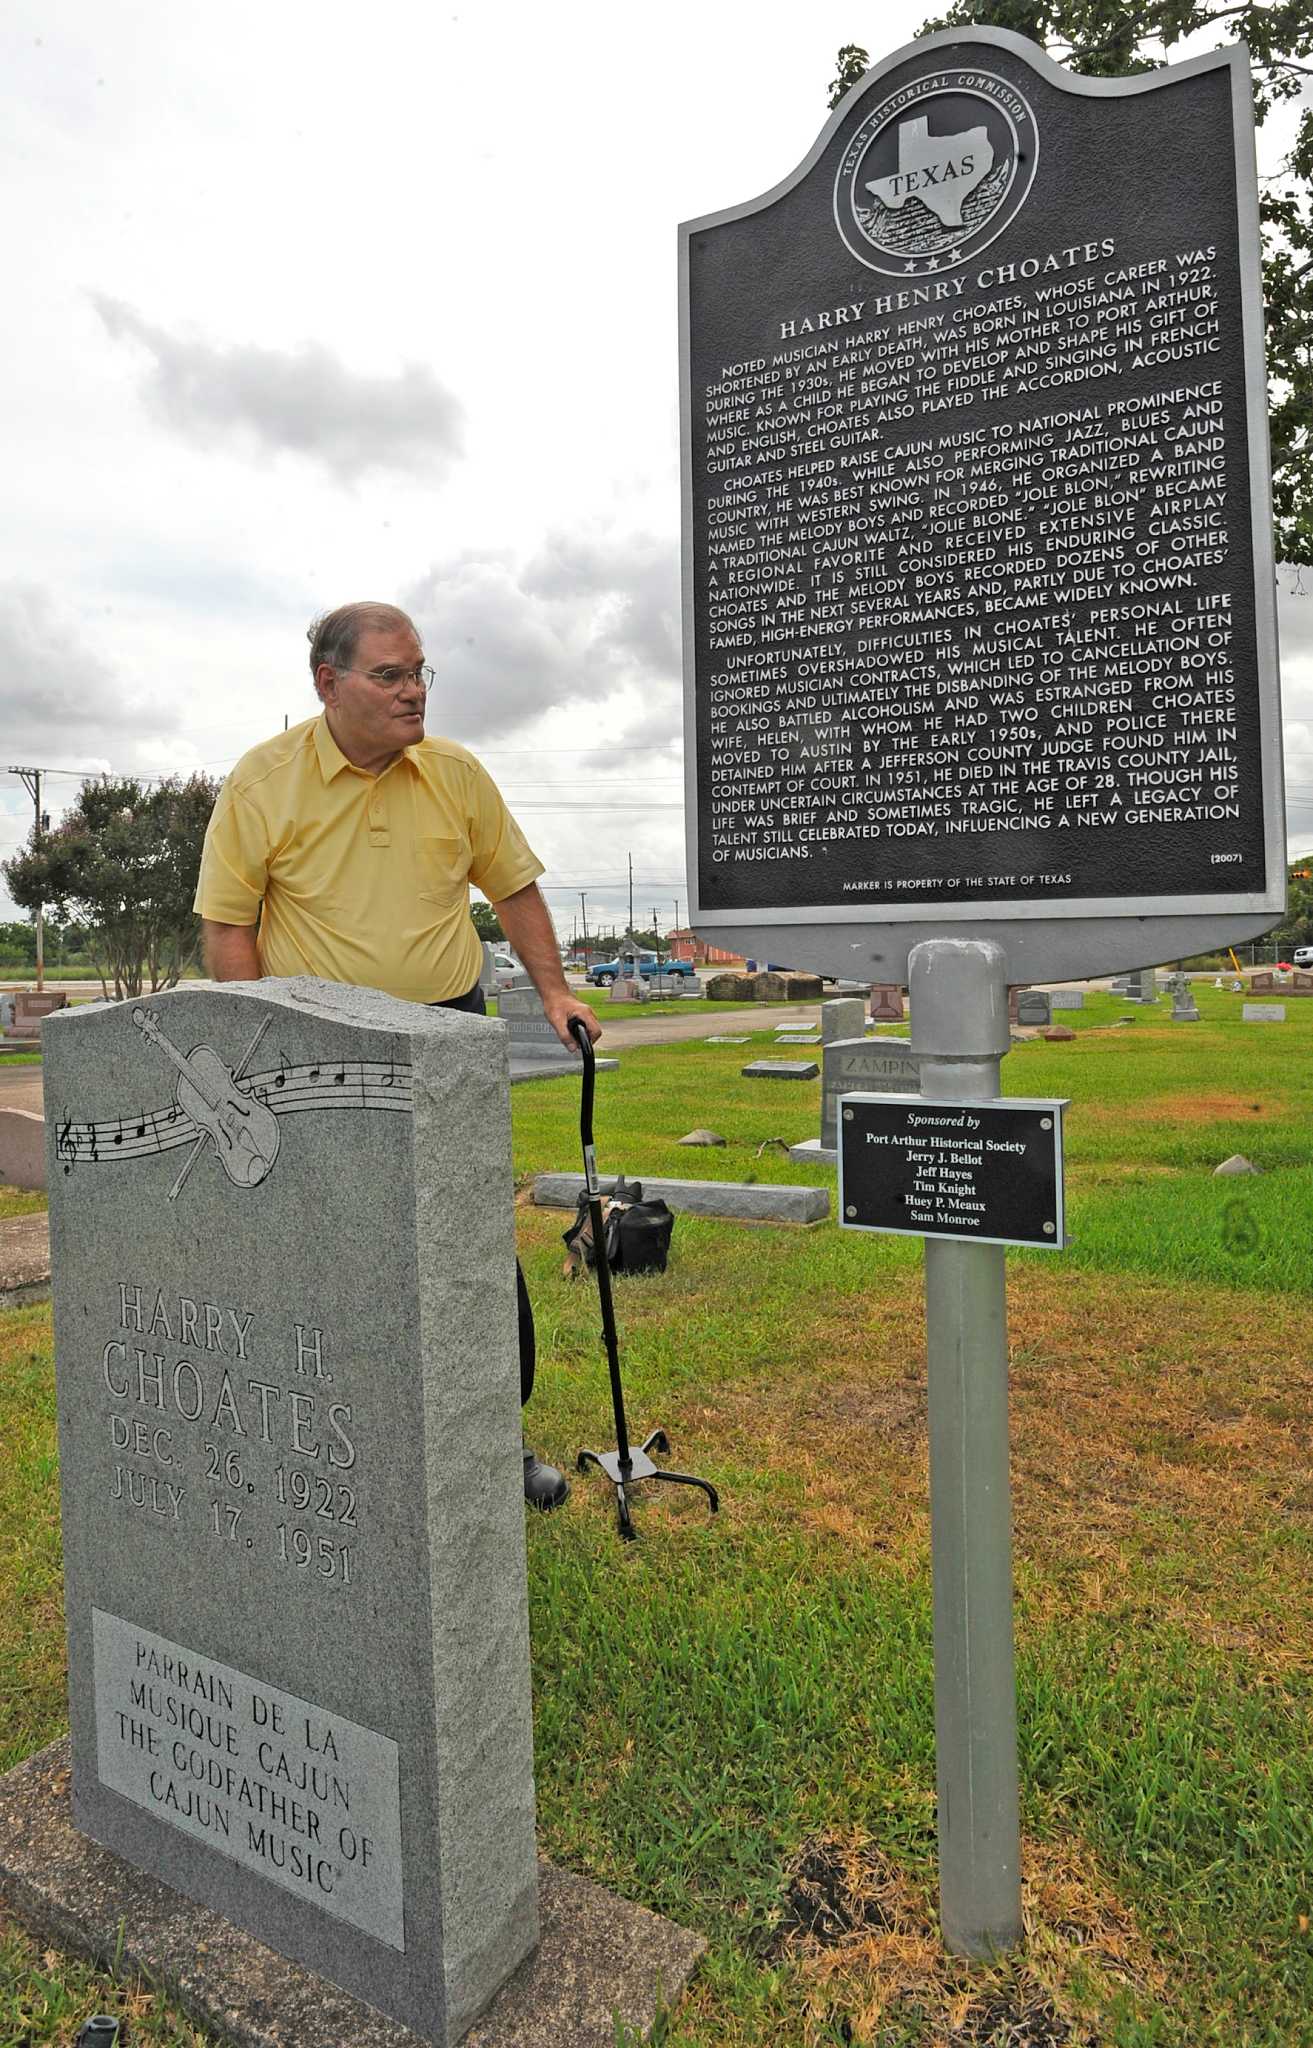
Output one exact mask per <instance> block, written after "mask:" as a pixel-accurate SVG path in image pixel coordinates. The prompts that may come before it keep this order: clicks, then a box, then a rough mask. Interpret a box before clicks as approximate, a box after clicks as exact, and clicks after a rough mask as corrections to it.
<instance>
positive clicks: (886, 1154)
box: [839, 1095, 1066, 1251]
mask: <svg viewBox="0 0 1313 2048" xmlns="http://www.w3.org/2000/svg"><path fill="white" fill-rule="evenodd" d="M1065 1108H1066V1103H1065V1101H1058V1102H1023V1101H1019V1100H1016V1099H1014V1098H1011V1097H1009V1098H1008V1099H1007V1100H1006V1101H997V1102H930V1101H923V1100H922V1099H921V1097H919V1096H907V1095H845V1096H844V1098H843V1101H842V1103H841V1104H840V1114H839V1220H840V1222H841V1223H843V1224H845V1225H846V1226H847V1227H848V1228H849V1229H850V1230H879V1231H885V1232H892V1233H893V1234H894V1235H895V1236H899V1237H952V1238H972V1239H975V1240H976V1241H977V1242H978V1243H980V1244H1029V1245H1041V1246H1044V1247H1046V1248H1047V1249H1049V1250H1051V1251H1052V1250H1057V1249H1060V1248H1061V1246H1062V1245H1063V1243H1064V1242H1065V1237H1064V1226H1063V1203H1062V1112H1063V1110H1064V1109H1065Z"/></svg>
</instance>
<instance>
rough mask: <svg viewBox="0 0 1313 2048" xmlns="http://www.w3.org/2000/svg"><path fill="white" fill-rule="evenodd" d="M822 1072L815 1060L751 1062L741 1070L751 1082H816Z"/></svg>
mask: <svg viewBox="0 0 1313 2048" xmlns="http://www.w3.org/2000/svg"><path fill="white" fill-rule="evenodd" d="M820 1071H821V1070H820V1068H819V1067H818V1066H817V1064H816V1062H815V1060H749V1062H748V1064H747V1066H746V1067H740V1068H739V1072H740V1073H741V1074H742V1075H743V1076H744V1078H745V1080H749V1081H814V1080H815V1079H816V1076H817V1075H818V1074H819V1073H820Z"/></svg>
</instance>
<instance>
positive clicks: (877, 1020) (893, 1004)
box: [871, 981, 903, 1024]
mask: <svg viewBox="0 0 1313 2048" xmlns="http://www.w3.org/2000/svg"><path fill="white" fill-rule="evenodd" d="M902 1021H903V991H902V989H901V988H899V987H898V986H897V984H896V983H894V982H885V981H878V982H876V983H875V984H874V985H873V987H872V989H871V1022H872V1023H873V1024H901V1023H902Z"/></svg>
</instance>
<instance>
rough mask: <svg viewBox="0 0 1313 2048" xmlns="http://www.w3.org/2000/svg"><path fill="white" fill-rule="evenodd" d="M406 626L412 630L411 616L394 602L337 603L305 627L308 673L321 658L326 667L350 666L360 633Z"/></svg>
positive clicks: (312, 673) (313, 673)
mask: <svg viewBox="0 0 1313 2048" xmlns="http://www.w3.org/2000/svg"><path fill="white" fill-rule="evenodd" d="M407 628H409V630H410V631H411V632H412V633H413V632H414V631H415V622H414V620H413V619H412V618H409V617H408V616H407V614H406V613H405V612H403V611H401V610H400V609H399V608H398V607H397V606H396V605H394V604H374V603H370V602H368V601H365V602H363V603H360V604H340V605H339V606H338V607H337V610H336V611H332V612H324V613H322V614H321V616H320V617H319V618H317V619H313V620H312V621H311V623H310V625H309V627H308V628H307V630H306V636H305V637H306V639H307V640H308V641H309V642H310V673H311V675H312V676H313V675H316V674H317V673H318V670H319V665H320V663H321V662H327V663H328V665H329V667H330V668H350V666H351V664H352V662H353V661H354V660H355V658H356V649H357V647H358V646H359V645H360V636H361V634H362V633H369V632H378V633H395V632H403V631H405V630H406V629H407ZM417 637H418V636H417Z"/></svg>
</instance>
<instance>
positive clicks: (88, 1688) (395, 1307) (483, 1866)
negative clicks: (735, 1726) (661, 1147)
mask: <svg viewBox="0 0 1313 2048" xmlns="http://www.w3.org/2000/svg"><path fill="white" fill-rule="evenodd" d="M45 1061H46V1064H45V1100H46V1115H47V1163H48V1171H49V1182H50V1239H51V1260H52V1278H53V1294H54V1312H55V1343H56V1367H57V1388H58V1403H59V1440H60V1462H61V1479H62V1495H63V1536H64V1565H65V1597H66V1613H67V1626H68V1650H69V1711H70V1721H71V1727H72V1738H73V1802H74V1818H75V1821H76V1824H77V1825H78V1826H79V1827H80V1828H81V1829H82V1830H83V1831H84V1832H85V1833H87V1834H89V1835H91V1836H93V1837H94V1838H95V1839H96V1840H97V1841H99V1842H103V1843H104V1844H106V1845H107V1846H108V1847H109V1848H110V1849H112V1850H114V1851H115V1852H116V1853H117V1854H118V1855H120V1856H122V1857H124V1858H126V1859H127V1860H128V1861H129V1862H131V1863H135V1864H137V1865H138V1866H139V1867H140V1868H142V1869H143V1870H146V1871H149V1872H151V1873H152V1874H153V1875H155V1876H156V1877H159V1878H162V1879H163V1880H164V1881H165V1882H166V1883H168V1884H170V1885H172V1886H173V1887H174V1888H175V1889H176V1890H178V1891H180V1892H182V1893H183V1894H185V1895H187V1896H188V1897H190V1898H193V1899H196V1900H199V1901H201V1902H202V1903H204V1904H206V1905H209V1906H212V1907H215V1908H216V1909H218V1910H219V1911H220V1912H222V1913H223V1914H225V1915H226V1916H227V1917H228V1918H229V1919H230V1920H232V1921H233V1922H235V1923H236V1924H237V1925H239V1926H241V1927H243V1928H245V1929H247V1930H248V1931H249V1932H251V1933H252V1934H255V1935H257V1936H258V1937H259V1939H260V1940H262V1941H263V1942H265V1943H267V1944H268V1945H269V1946H270V1947H271V1948H274V1949H276V1950H279V1951H280V1952H281V1953H283V1954H284V1955H287V1956H291V1957H293V1958H295V1959H296V1960H297V1961H299V1962H301V1963H303V1964H305V1965H307V1966H308V1967H309V1968H311V1969H312V1970H315V1971H317V1972H319V1973H320V1974H321V1975H323V1976H325V1977H327V1978H329V1979H331V1980H332V1981H333V1982H334V1983H336V1984H339V1985H342V1986H343V1987H345V1988H346V1989H347V1990H349V1991H351V1992H353V1993H355V1994H357V1995H358V1996H360V1997H362V1998H364V1999H366V2000H367V2001H368V2002H369V2003H370V2004H372V2005H374V2006H376V2007H377V2008H379V2010H380V2011H382V2012H384V2013H387V2014H389V2015H391V2016H392V2017H394V2018H396V2019H398V2020H401V2021H403V2022H404V2023H405V2024H406V2025H407V2026H409V2027H411V2028H412V2029H413V2030H414V2031H415V2032H416V2033H417V2034H418V2035H419V2036H420V2038H421V2039H423V2040H425V2041H429V2042H433V2043H436V2044H441V2048H446V2044H448V2043H451V2042H454V2041H455V2040H457V2039H458V2038H459V2036H460V2035H461V2034H462V2033H463V2032H464V2031H465V2030H466V2029H467V2028H468V2027H469V2025H470V2024H471V2022H472V2021H473V2019H474V2018H475V2017H476V2015H477V2014H478V2013H479V2011H480V2010H481V2009H482V2008H483V2007H484V2006H485V2005H486V2004H487V2003H488V2001H489V1999H490V1998H491V1997H492V1996H493V1995H494V1993H495V1992H496V1991H497V1989H498V1987H499V1986H500V1985H501V1983H502V1982H503V1981H504V1980H505V1978H506V1977H507V1976H508V1975H509V1974H510V1972H511V1971H512V1970H513V1969H514V1968H515V1967H516V1966H517V1964H518V1963H519V1962H520V1961H521V1960H522V1958H523V1957H524V1956H525V1955H526V1954H527V1953H528V1952H529V1951H530V1950H531V1949H532V1947H533V1945H534V1943H535V1941H536V1938H537V1887H536V1868H535V1844H534V1826H533V1779H532V1729H531V1721H530V1698H529V1665H528V1631H527V1600H526V1590H525V1559H524V1506H523V1499H522V1467H521V1442H520V1415H519V1365H518V1346H517V1338H516V1310H515V1262H514V1261H515V1245H514V1229H513V1189H512V1179H511V1154H510V1120H509V1108H508V1103H509V1097H508V1088H507V1068H506V1050H505V1033H504V1032H503V1030H502V1029H501V1027H500V1026H499V1025H497V1024H496V1023H494V1022H492V1021H490V1020H488V1019H484V1018H481V1017H474V1016H466V1015H458V1014H455V1013H452V1012H449V1011H444V1010H434V1009H426V1008H423V1007H420V1006H418V1005H415V1004H411V1003H402V1002H397V1001H395V1000H394V999H393V998H391V997H388V996H382V995H378V994H376V993H374V992H372V991H366V990H357V989H352V988H347V987H343V986H341V985H339V984H334V983H327V982H319V981H311V980H297V981H284V982H278V981H263V982H258V983H243V984H234V985H231V986H227V987H224V988H216V989H210V990H193V991H188V990H179V991H175V992H172V993H169V994H166V995H161V996H158V997H155V998H152V999H150V1000H144V999H143V1000H142V1001H140V1002H135V1003H122V1004H117V1005H115V1006H114V1007H112V1008H110V1009H107V1010H102V1011H99V1012H97V1013H94V1014H80V1013H78V1012H76V1011H71V1012H69V1013H67V1014H65V1015H63V1016H60V1017H58V1018H56V1019H54V1020H52V1022H51V1023H50V1024H49V1025H48V1027H47V1030H46V1034H45Z"/></svg>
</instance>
